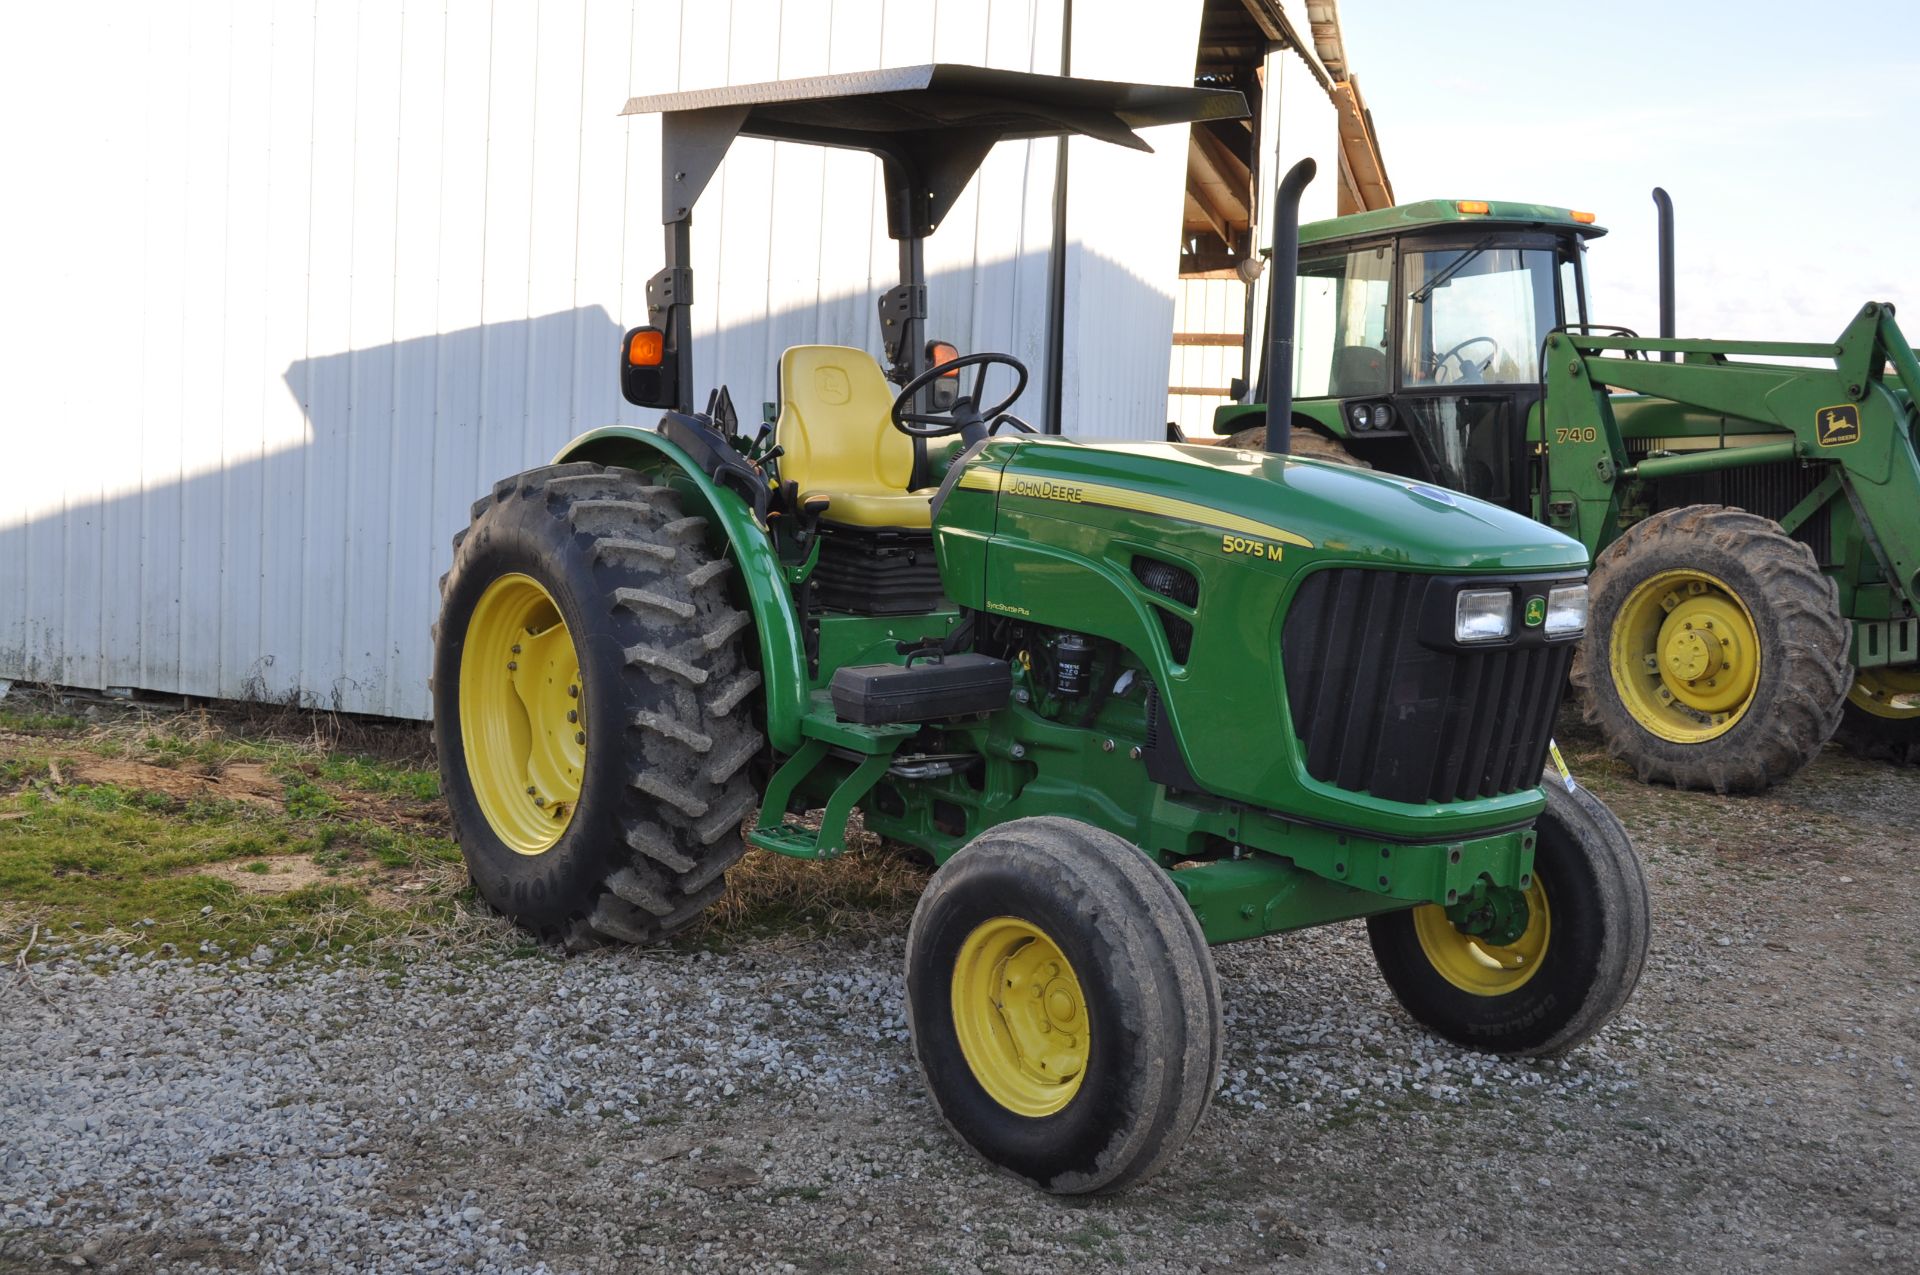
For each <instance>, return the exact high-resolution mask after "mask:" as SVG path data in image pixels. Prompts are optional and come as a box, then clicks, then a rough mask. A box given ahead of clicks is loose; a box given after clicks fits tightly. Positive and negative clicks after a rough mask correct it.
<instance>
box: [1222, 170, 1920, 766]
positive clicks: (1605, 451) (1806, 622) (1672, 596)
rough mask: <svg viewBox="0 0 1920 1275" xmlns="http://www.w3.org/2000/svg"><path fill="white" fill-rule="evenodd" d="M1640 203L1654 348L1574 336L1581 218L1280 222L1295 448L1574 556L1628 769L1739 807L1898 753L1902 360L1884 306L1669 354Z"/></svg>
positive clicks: (1468, 205)
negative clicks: (1816, 338) (1777, 786)
mask: <svg viewBox="0 0 1920 1275" xmlns="http://www.w3.org/2000/svg"><path fill="white" fill-rule="evenodd" d="M1655 199H1656V203H1657V204H1658V205H1659V206H1660V210H1661V261H1662V263H1663V265H1662V270H1661V297H1662V300H1661V312H1662V315H1663V319H1662V326H1663V331H1662V333H1661V335H1660V336H1659V337H1658V338H1652V339H1649V338H1642V337H1640V336H1638V335H1636V334H1635V333H1633V332H1631V331H1629V330H1627V329H1625V328H1617V327H1608V326H1605V325H1602V324H1596V323H1593V322H1590V321H1589V319H1588V302H1587V287H1586V279H1585V273H1584V266H1585V255H1586V245H1587V243H1588V241H1589V240H1591V239H1592V238H1594V237H1595V236H1598V235H1600V234H1602V233H1604V232H1603V231H1602V230H1601V228H1600V227H1599V226H1597V225H1595V224H1594V219H1593V217H1592V216H1591V215H1590V214H1587V213H1577V212H1569V211H1567V210H1565V209H1559V208H1550V207H1546V206H1544V205H1537V204H1515V203H1500V202H1487V201H1482V200H1457V201H1456V200H1429V201H1426V202H1424V203H1416V204H1408V205H1405V206H1402V207H1398V208H1389V209H1382V210H1379V211H1375V212H1367V213H1358V214H1354V215H1351V216H1347V217H1340V218H1335V219H1333V220H1330V221H1323V222H1317V223H1314V224H1311V225H1308V226H1306V227H1303V228H1302V229H1301V231H1300V233H1299V236H1298V245H1299V253H1300V257H1301V261H1302V265H1301V266H1300V268H1299V273H1298V282H1297V285H1296V289H1297V295H1298V310H1297V317H1296V319H1295V322H1294V323H1293V324H1290V325H1289V329H1288V331H1289V332H1290V333H1291V335H1292V336H1293V338H1294V340H1295V342H1296V346H1295V348H1296V358H1295V362H1296V364H1297V367H1296V369H1295V371H1296V372H1297V375H1298V377H1299V379H1300V380H1301V382H1302V385H1301V388H1300V392H1299V393H1298V394H1296V395H1295V396H1294V397H1293V398H1292V400H1291V407H1290V410H1289V413H1288V415H1289V419H1290V422H1291V423H1292V425H1293V429H1294V435H1295V438H1296V440H1301V439H1302V437H1303V436H1304V447H1303V444H1302V443H1301V442H1299V441H1296V444H1295V450H1296V451H1300V450H1303V449H1304V450H1306V451H1308V452H1309V454H1314V455H1320V456H1325V457H1330V458H1333V459H1337V460H1345V461H1347V462H1348V463H1360V464H1364V465H1367V466H1369V467H1373V468H1377V469H1380V470H1384V471H1387V472H1391V473H1396V474H1403V475H1407V476H1410V477H1416V478H1419V479H1422V480H1424V481H1427V482H1432V483H1436V484H1439V485H1442V486H1445V487H1448V488H1451V489H1454V490H1457V491H1462V492H1466V493H1469V494H1471V495H1475V496H1479V497H1481V498H1483V499H1486V500H1490V501H1493V502H1494V503H1497V504H1500V505H1503V506H1505V507H1507V508H1509V509H1512V510H1515V511H1516V512H1522V513H1526V514H1529V515H1531V516H1533V517H1535V518H1537V519H1539V520H1540V521H1541V522H1544V523H1546V524H1547V525H1548V526H1551V527H1553V528H1555V529H1557V530H1560V531H1564V532H1566V533H1567V534H1568V535H1571V536H1573V537H1575V538H1576V539H1578V540H1579V541H1580V542H1581V543H1583V544H1584V545H1586V546H1587V549H1588V552H1589V553H1590V554H1592V555H1593V580H1592V589H1593V594H1592V614H1591V616H1590V622H1589V628H1588V635H1587V638H1586V640H1585V641H1584V643H1583V644H1582V647H1581V651H1580V654H1579V657H1578V658H1577V659H1576V661H1575V664H1574V673H1573V676H1574V680H1575V682H1576V683H1577V684H1579V685H1581V686H1583V687H1584V688H1585V692H1586V713H1587V717H1588V720H1589V721H1591V722H1593V723H1595V724H1597V725H1598V726H1599V727H1600V728H1601V730H1602V731H1603V732H1604V734H1605V735H1606V738H1607V741H1608V744H1609V746H1610V748H1611V750H1612V751H1613V752H1614V753H1615V754H1616V755H1617V756H1620V757H1623V758H1625V759H1626V760H1627V761H1629V762H1630V763H1631V764H1632V765H1633V766H1634V767H1635V769H1636V771H1637V772H1638V774H1639V775H1640V777H1641V779H1643V780H1653V781H1659V782H1664V783H1671V784H1675V785H1678V786H1681V787H1688V788H1704V789H1713V790H1716V791H1719V792H1752V791H1759V790H1761V789H1764V788H1766V787H1768V786H1769V785H1771V784H1773V783H1775V782H1777V781H1779V780H1781V779H1784V778H1786V777H1787V776H1789V775H1791V774H1793V773H1794V772H1796V771H1797V770H1799V769H1800V768H1801V767H1802V766H1804V765H1806V764H1807V762H1808V761H1810V760H1811V759H1812V758H1813V757H1814V756H1815V755H1816V754H1817V753H1818V752H1819V750H1820V748H1821V746H1822V745H1824V744H1825V743H1826V742H1827V740H1828V739H1830V738H1833V737H1835V735H1836V733H1837V735H1838V738H1839V739H1840V740H1841V742H1843V743H1844V744H1846V745H1847V746H1848V747H1849V748H1851V749H1853V750H1854V751H1855V752H1858V753H1861V754H1863V755H1867V756H1875V757H1884V758H1887V759H1890V760H1894V761H1897V762H1906V763H1914V762H1920V611H1917V610H1916V607H1917V606H1920V448H1917V446H1916V444H1917V442H1920V410H1917V409H1916V407H1915V403H1914V393H1913V392H1914V389H1915V387H1917V386H1920V363H1916V361H1915V356H1914V351H1913V348H1912V346H1911V345H1910V344H1909V343H1908V342H1907V339H1906V337H1905V336H1904V335H1903V334H1902V333H1901V331H1900V329H1899V327H1898V326H1897V325H1896V324H1895V322H1894V315H1893V307H1892V306H1891V305H1887V304H1885V303H1882V302H1872V303H1869V304H1867V305H1866V306H1864V307H1863V308H1862V309H1861V310H1860V312H1859V313H1858V315H1857V316H1856V317H1855V318H1854V320H1853V321H1852V322H1851V323H1849V324H1848V325H1847V328H1846V330H1845V331H1843V332H1842V333H1841V334H1840V336H1839V337H1838V338H1837V339H1836V340H1834V341H1831V342H1820V343H1791V342H1775V341H1696V340H1686V341H1681V340H1675V339H1673V336H1672V314H1673V287H1672V267H1671V261H1672V243H1673V240H1672V219H1671V203H1670V202H1669V201H1668V200H1667V199H1666V194H1665V192H1664V191H1656V192H1655ZM1788 360H1801V361H1804V360H1817V361H1819V362H1818V363H1817V364H1816V365H1812V366H1809V365H1807V363H1805V362H1789V361H1788ZM1254 397H1255V398H1264V397H1265V395H1264V393H1262V392H1260V391H1256V393H1255V395H1254ZM1264 411H1265V408H1264V407H1263V406H1261V405H1258V404H1241V405H1234V406H1229V407H1225V408H1222V409H1221V410H1220V412H1219V413H1217V414H1216V417H1215V429H1216V431H1218V432H1221V433H1224V434H1227V435H1229V436H1230V437H1229V438H1228V440H1227V441H1229V442H1230V443H1237V444H1240V445H1245V444H1248V443H1254V444H1255V445H1257V440H1258V438H1259V436H1260V432H1261V429H1262V428H1263V427H1262V426H1257V425H1254V424H1253V422H1254V420H1255V419H1263V417H1264Z"/></svg>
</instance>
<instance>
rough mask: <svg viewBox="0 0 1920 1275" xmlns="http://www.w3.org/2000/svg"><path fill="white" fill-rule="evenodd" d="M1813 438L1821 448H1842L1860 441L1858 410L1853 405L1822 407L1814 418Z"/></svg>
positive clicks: (1857, 407)
mask: <svg viewBox="0 0 1920 1275" xmlns="http://www.w3.org/2000/svg"><path fill="white" fill-rule="evenodd" d="M1813 432H1814V437H1816V438H1818V439H1819V440H1820V445H1821V446H1822V447H1844V446H1846V445H1847V444H1848V443H1857V442H1859V441H1860V408H1859V406H1858V405H1857V404H1854V403H1842V404H1840V406H1838V407H1823V408H1821V409H1820V413H1819V415H1818V416H1816V417H1814V425H1813Z"/></svg>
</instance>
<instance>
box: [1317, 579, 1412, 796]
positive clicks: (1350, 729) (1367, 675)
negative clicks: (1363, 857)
mask: <svg viewBox="0 0 1920 1275" xmlns="http://www.w3.org/2000/svg"><path fill="white" fill-rule="evenodd" d="M1399 582H1400V580H1399V578H1396V577H1393V576H1388V577H1387V578H1386V579H1385V580H1384V581H1382V582H1374V587H1373V588H1372V589H1370V590H1369V591H1368V592H1369V593H1370V594H1371V596H1370V597H1368V599H1367V602H1366V603H1365V605H1366V609H1367V612H1368V614H1369V615H1374V614H1377V615H1380V616H1381V617H1382V623H1380V624H1378V625H1369V626H1368V627H1367V629H1366V630H1365V631H1364V632H1363V633H1362V635H1361V639H1360V644H1359V648H1358V649H1357V650H1355V651H1354V653H1353V660H1354V665H1353V674H1352V676H1353V682H1352V687H1353V689H1352V691H1351V692H1350V693H1349V695H1348V697H1347V706H1346V707H1347V712H1346V719H1347V720H1346V727H1345V729H1344V731H1343V735H1344V739H1343V740H1342V741H1341V757H1342V764H1341V766H1340V777H1339V778H1338V779H1337V780H1335V781H1334V782H1336V783H1338V784H1339V785H1340V786H1341V787H1342V788H1352V787H1355V786H1356V785H1358V784H1361V783H1364V782H1365V781H1366V777H1367V776H1368V775H1371V774H1373V773H1375V771H1376V770H1378V759H1377V758H1376V757H1375V755H1374V753H1375V747H1376V744H1377V743H1379V742H1381V735H1382V727H1383V726H1384V725H1385V724H1386V723H1385V722H1384V721H1383V717H1384V715H1383V714H1381V713H1379V712H1376V711H1373V709H1372V708H1371V706H1372V705H1374V704H1376V703H1378V702H1379V700H1380V698H1381V694H1382V692H1383V691H1384V690H1385V689H1386V688H1387V687H1389V686H1391V685H1393V682H1394V672H1395V665H1396V663H1397V661H1396V660H1395V659H1394V655H1395V651H1394V649H1393V646H1392V645H1391V644H1392V643H1393V642H1394V640H1395V639H1396V638H1397V637H1398V636H1399V627H1400V625H1399V617H1400V612H1401V610H1402V608H1403V607H1404V605H1405V595H1406V590H1405V589H1404V588H1395V587H1394V586H1395V585H1396V584H1398V583H1399ZM1379 583H1384V584H1385V585H1386V586H1387V587H1385V588H1380V587H1378V586H1379Z"/></svg>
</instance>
